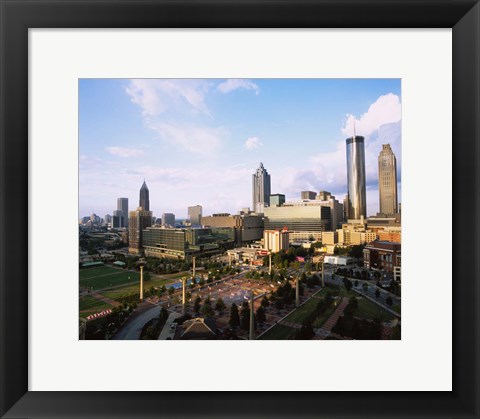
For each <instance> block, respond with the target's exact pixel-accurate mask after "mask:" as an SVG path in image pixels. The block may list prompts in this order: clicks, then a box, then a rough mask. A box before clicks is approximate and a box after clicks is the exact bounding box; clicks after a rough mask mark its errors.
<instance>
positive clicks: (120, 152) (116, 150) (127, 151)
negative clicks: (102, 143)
mask: <svg viewBox="0 0 480 419" xmlns="http://www.w3.org/2000/svg"><path fill="white" fill-rule="evenodd" d="M105 150H107V151H108V152H109V153H110V154H113V155H114V156H119V157H138V156H141V155H143V150H139V149H137V148H126V147H105Z"/></svg>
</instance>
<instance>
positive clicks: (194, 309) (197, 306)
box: [193, 296, 202, 313]
mask: <svg viewBox="0 0 480 419" xmlns="http://www.w3.org/2000/svg"><path fill="white" fill-rule="evenodd" d="M200 301H202V298H201V297H200V296H198V297H197V298H196V299H195V304H194V306H193V311H195V313H199V312H200Z"/></svg>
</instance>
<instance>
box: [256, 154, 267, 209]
mask: <svg viewBox="0 0 480 419" xmlns="http://www.w3.org/2000/svg"><path fill="white" fill-rule="evenodd" d="M252 180H253V182H252V191H253V210H254V211H255V212H258V213H262V212H263V209H264V208H265V207H268V206H269V205H270V175H269V174H268V172H267V170H266V169H265V168H264V167H263V163H260V167H259V168H258V169H257V171H256V172H255V173H254V174H253V175H252Z"/></svg>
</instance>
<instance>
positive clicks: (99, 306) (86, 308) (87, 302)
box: [80, 295, 112, 317]
mask: <svg viewBox="0 0 480 419" xmlns="http://www.w3.org/2000/svg"><path fill="white" fill-rule="evenodd" d="M106 308H112V306H111V305H110V304H107V303H105V302H104V301H100V300H97V299H96V298H93V297H92V296H90V295H87V296H85V297H82V298H80V314H81V316H83V317H86V316H88V315H89V314H93V313H98V312H99V311H102V310H104V309H106Z"/></svg>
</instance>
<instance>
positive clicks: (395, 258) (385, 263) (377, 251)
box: [363, 240, 402, 272]
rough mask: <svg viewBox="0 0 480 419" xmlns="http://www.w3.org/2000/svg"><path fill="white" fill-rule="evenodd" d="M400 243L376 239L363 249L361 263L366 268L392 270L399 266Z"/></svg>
mask: <svg viewBox="0 0 480 419" xmlns="http://www.w3.org/2000/svg"><path fill="white" fill-rule="evenodd" d="M401 254H402V245H401V244H400V243H394V242H384V241H379V240H376V241H374V242H372V243H369V244H367V245H366V246H365V249H363V263H364V266H365V267H366V268H368V269H381V270H384V271H387V272H394V268H395V267H396V266H401Z"/></svg>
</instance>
